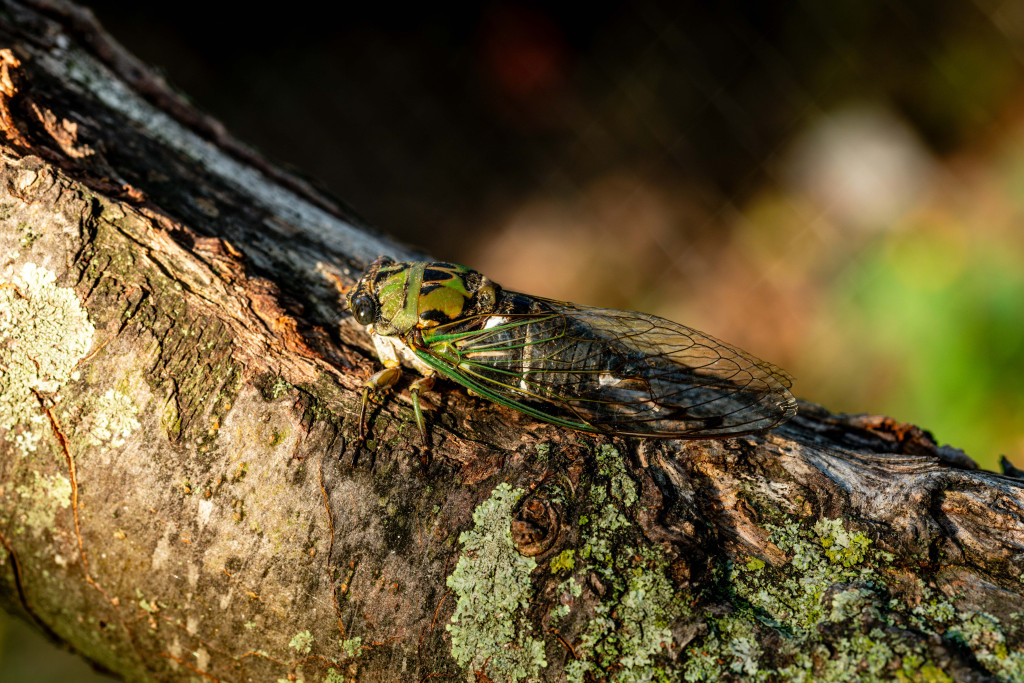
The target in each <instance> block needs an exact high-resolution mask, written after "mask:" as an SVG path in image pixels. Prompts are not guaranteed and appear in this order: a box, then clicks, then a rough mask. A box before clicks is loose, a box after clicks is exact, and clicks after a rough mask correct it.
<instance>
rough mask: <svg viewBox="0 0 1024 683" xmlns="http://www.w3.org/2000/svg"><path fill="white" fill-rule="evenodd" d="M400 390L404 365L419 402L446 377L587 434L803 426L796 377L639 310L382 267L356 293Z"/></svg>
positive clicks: (380, 382)
mask: <svg viewBox="0 0 1024 683" xmlns="http://www.w3.org/2000/svg"><path fill="white" fill-rule="evenodd" d="M348 305H349V308H350V309H351V310H352V314H353V316H354V317H355V319H356V321H357V322H358V323H359V324H361V325H365V326H366V329H367V331H368V332H369V333H370V336H371V337H372V339H373V343H374V347H375V348H376V350H377V355H378V357H379V358H380V361H381V362H382V364H383V365H384V369H383V370H381V371H380V372H377V373H376V374H374V375H373V376H372V377H370V379H369V380H368V381H367V383H366V385H365V386H364V389H363V394H362V407H361V410H360V415H359V431H360V438H363V436H364V422H365V415H366V406H367V403H368V401H369V398H370V396H371V394H377V393H380V392H383V391H385V390H387V389H389V388H391V387H392V386H393V385H394V384H395V382H396V381H397V380H398V379H399V377H400V376H401V362H402V361H403V360H405V361H407V362H408V363H409V364H410V365H412V366H413V367H414V368H416V370H418V371H419V372H420V373H421V374H422V375H423V377H422V378H420V379H417V380H416V381H414V382H413V383H412V386H411V387H410V394H411V396H412V404H413V410H414V413H415V416H416V424H417V426H418V427H419V430H420V432H421V434H422V436H423V438H424V442H426V425H425V422H424V419H423V413H422V410H421V408H420V393H421V392H424V391H428V390H429V389H431V388H432V386H433V383H434V377H435V376H436V375H442V376H444V377H447V378H448V379H451V380H454V381H455V382H458V383H459V384H461V385H463V386H464V387H466V388H468V389H469V390H470V391H471V392H475V393H476V394H478V395H480V396H483V397H485V398H488V399H490V400H491V401H494V402H495V403H498V404H500V405H503V406H507V407H509V408H513V409H515V410H518V411H521V412H523V413H526V414H527V415H530V416H531V417H534V418H536V419H538V420H543V421H545V422H550V423H552V424H555V425H559V426H561V427H567V428H569V429H576V430H580V431H584V432H599V433H606V434H621V435H634V436H648V437H662V438H682V439H706V438H722V437H732V436H738V435H742V434H751V433H754V432H760V431H764V430H766V429H771V428H772V427H775V426H777V425H779V424H780V423H782V422H785V421H786V420H788V419H789V418H791V417H793V415H795V414H796V401H795V400H794V399H793V395H792V394H791V393H790V391H789V389H790V386H791V385H792V380H791V378H790V376H789V375H788V374H787V373H786V372H785V371H783V370H780V369H779V368H777V367H775V366H774V365H772V364H771V363H768V362H766V361H763V360H760V359H758V358H755V357H754V356H752V355H751V354H749V353H747V352H745V351H742V350H740V349H738V348H736V347H735V346H731V345H729V344H726V343H725V342H721V341H719V340H717V339H715V338H714V337H711V336H709V335H706V334H704V333H703V332H698V331H697V330H695V329H692V328H690V327H686V326H685V325H680V324H679V323H674V322H671V321H669V320H665V319H663V318H659V317H657V316H653V315H648V314H646V313H636V312H633V311H617V310H611V309H607V308H593V307H590V306H581V305H578V304H571V303H566V302H564V301H555V300H553V299H544V298H541V297H535V296H529V295H526V294H520V293H518V292H511V291H506V290H504V289H502V288H501V287H500V286H499V285H498V284H496V283H495V282H492V281H491V280H490V279H488V278H487V277H486V276H484V275H482V274H481V273H478V272H477V271H475V270H471V269H470V268H467V267H465V266H460V265H456V264H454V263H442V262H423V261H407V262H396V261H393V260H391V259H390V258H387V257H383V256H382V257H380V258H378V259H377V260H376V261H374V262H373V263H372V264H371V265H370V267H369V268H368V269H367V271H366V272H365V273H364V274H363V276H362V277H361V278H360V279H359V281H358V282H357V283H356V284H355V285H354V286H353V287H352V288H351V289H350V290H349V292H348Z"/></svg>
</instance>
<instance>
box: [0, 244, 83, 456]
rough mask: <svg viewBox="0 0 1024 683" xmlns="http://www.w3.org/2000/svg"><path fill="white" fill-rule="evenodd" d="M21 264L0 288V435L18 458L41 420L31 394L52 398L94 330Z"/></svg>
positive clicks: (32, 442)
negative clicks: (0, 433)
mask: <svg viewBox="0 0 1024 683" xmlns="http://www.w3.org/2000/svg"><path fill="white" fill-rule="evenodd" d="M56 280H57V276H56V275H55V274H54V273H52V272H51V271H49V270H47V269H46V268H42V267H39V266H37V265H36V264H34V263H25V264H24V265H22V267H21V270H19V271H18V272H17V274H15V276H14V278H13V280H12V281H9V282H5V283H0V368H2V369H3V372H0V430H2V431H7V432H9V433H10V432H13V436H11V435H9V436H8V438H9V439H11V440H12V441H13V442H14V443H15V445H16V446H17V448H18V451H19V452H20V453H22V454H26V453H29V452H32V451H34V450H35V449H36V445H37V443H38V441H39V438H40V431H41V430H40V427H42V426H43V425H44V423H45V418H44V417H43V415H42V414H41V411H40V409H39V400H38V398H37V397H36V392H38V393H42V394H52V393H54V392H56V391H57V390H58V389H60V387H61V386H63V385H64V384H65V383H66V382H67V381H68V380H69V379H71V375H72V372H73V371H74V369H75V365H76V364H77V363H78V362H79V361H80V360H81V359H82V358H84V357H85V355H86V353H88V351H89V347H90V346H91V345H92V340H93V335H94V334H95V332H96V330H95V328H94V327H93V325H92V323H91V322H89V316H88V315H87V313H86V311H85V309H84V308H82V305H81V303H79V301H78V296H77V295H76V294H75V291H74V290H73V289H71V288H70V287H58V286H57V285H56V284H54V283H55V282H56Z"/></svg>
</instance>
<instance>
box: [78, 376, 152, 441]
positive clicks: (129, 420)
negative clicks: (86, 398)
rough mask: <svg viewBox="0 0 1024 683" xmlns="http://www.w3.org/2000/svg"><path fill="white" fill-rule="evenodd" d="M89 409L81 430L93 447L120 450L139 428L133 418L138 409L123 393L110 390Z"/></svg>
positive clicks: (129, 397)
mask: <svg viewBox="0 0 1024 683" xmlns="http://www.w3.org/2000/svg"><path fill="white" fill-rule="evenodd" d="M89 408H90V409H89V411H88V412H87V413H86V415H85V417H84V418H83V420H82V428H83V430H84V431H85V434H86V441H88V442H89V443H90V444H92V445H93V446H106V447H111V448H120V447H121V446H123V445H124V444H125V441H126V440H127V439H128V437H130V436H131V435H132V434H133V433H134V432H135V430H137V429H138V428H139V426H140V425H139V421H138V420H137V419H136V417H135V415H136V414H137V413H138V408H137V407H136V406H135V402H134V401H133V400H132V397H131V396H129V395H128V394H126V393H124V392H121V391H117V390H114V389H110V390H108V391H107V392H106V393H104V394H103V395H102V396H101V397H100V398H99V399H98V400H96V401H95V402H92V404H91V405H90V406H89Z"/></svg>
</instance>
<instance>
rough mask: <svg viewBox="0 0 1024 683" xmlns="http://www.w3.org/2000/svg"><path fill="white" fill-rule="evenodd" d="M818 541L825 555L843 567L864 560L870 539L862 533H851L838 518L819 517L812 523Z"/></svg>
mask: <svg viewBox="0 0 1024 683" xmlns="http://www.w3.org/2000/svg"><path fill="white" fill-rule="evenodd" d="M814 533H816V534H818V542H819V543H821V547H822V548H824V549H825V556H826V557H828V559H830V560H831V561H833V562H838V563H839V564H841V565H843V566H844V567H852V566H853V565H855V564H859V563H861V562H863V561H864V557H865V556H866V555H867V551H868V547H869V546H870V545H871V539H869V538H868V537H867V536H865V535H864V534H862V533H860V532H859V531H858V532H857V533H853V534H851V533H850V532H848V531H847V530H846V529H845V528H844V527H843V523H842V522H841V521H840V520H838V519H827V518H824V517H823V518H822V519H819V520H818V522H817V523H816V524H815V525H814Z"/></svg>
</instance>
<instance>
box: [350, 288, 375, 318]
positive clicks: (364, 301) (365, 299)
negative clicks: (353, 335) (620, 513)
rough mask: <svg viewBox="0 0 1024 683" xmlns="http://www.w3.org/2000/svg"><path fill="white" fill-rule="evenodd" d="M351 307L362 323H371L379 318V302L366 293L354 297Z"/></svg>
mask: <svg viewBox="0 0 1024 683" xmlns="http://www.w3.org/2000/svg"><path fill="white" fill-rule="evenodd" d="M351 308H352V315H353V316H354V317H355V319H356V322H357V323H359V324H360V325H369V324H370V323H372V322H373V321H374V320H375V319H376V318H377V303H376V302H375V301H374V300H373V298H372V297H369V296H367V295H366V294H360V295H359V296H357V297H356V298H355V299H353V300H352V304H351Z"/></svg>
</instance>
